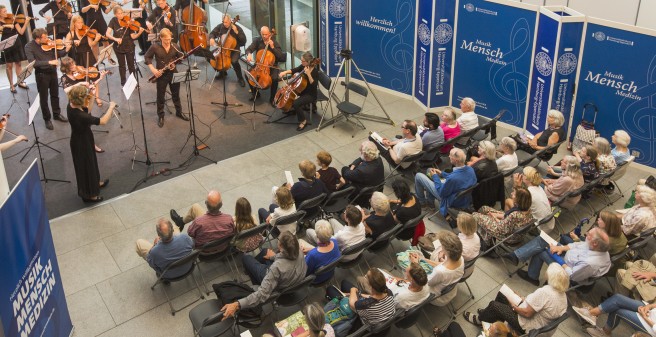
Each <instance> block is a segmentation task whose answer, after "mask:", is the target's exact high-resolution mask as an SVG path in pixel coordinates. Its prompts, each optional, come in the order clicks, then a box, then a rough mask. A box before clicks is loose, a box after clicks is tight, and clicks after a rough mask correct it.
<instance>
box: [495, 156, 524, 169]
mask: <svg viewBox="0 0 656 337" xmlns="http://www.w3.org/2000/svg"><path fill="white" fill-rule="evenodd" d="M518 163H519V161H518V160H517V154H516V153H515V152H513V153H512V154H504V155H503V156H501V157H499V159H497V167H498V168H499V172H502V173H506V172H508V171H510V170H513V169H515V168H516V167H517V165H518Z"/></svg>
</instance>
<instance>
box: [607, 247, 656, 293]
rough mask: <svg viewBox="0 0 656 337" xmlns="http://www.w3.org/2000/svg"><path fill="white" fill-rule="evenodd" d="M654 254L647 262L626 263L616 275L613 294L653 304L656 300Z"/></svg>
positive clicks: (655, 258)
mask: <svg viewBox="0 0 656 337" xmlns="http://www.w3.org/2000/svg"><path fill="white" fill-rule="evenodd" d="M655 262H656V254H654V255H652V256H651V258H650V259H649V261H647V260H638V261H634V262H626V264H625V265H624V269H618V270H617V273H616V280H617V283H616V285H615V289H614V290H615V292H616V293H618V294H622V295H626V296H631V297H633V298H635V299H639V300H642V301H646V302H650V303H653V302H654V301H655V300H656V265H654V263H655Z"/></svg>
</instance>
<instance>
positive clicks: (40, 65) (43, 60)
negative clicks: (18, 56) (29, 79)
mask: <svg viewBox="0 0 656 337" xmlns="http://www.w3.org/2000/svg"><path fill="white" fill-rule="evenodd" d="M32 38H33V40H32V41H30V42H28V43H27V45H25V54H26V55H27V61H28V62H32V61H35V63H34V77H35V79H36V88H37V90H38V92H39V99H40V102H41V114H42V115H43V120H45V122H46V128H47V129H48V130H52V129H53V126H52V122H51V121H50V118H51V115H50V109H49V108H48V95H50V104H51V106H52V112H53V114H54V118H55V119H56V120H58V121H60V122H68V119H67V118H66V117H64V116H62V114H61V109H60V107H59V85H58V82H59V81H58V80H57V66H58V65H59V61H58V60H57V58H60V57H64V56H65V55H66V50H64V48H62V49H61V50H58V49H57V48H53V49H52V50H49V51H46V50H44V48H43V46H42V45H41V44H42V43H47V42H48V41H49V39H48V35H47V34H46V30H45V29H43V28H37V29H35V30H33V31H32Z"/></svg>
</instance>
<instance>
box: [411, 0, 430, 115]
mask: <svg viewBox="0 0 656 337" xmlns="http://www.w3.org/2000/svg"><path fill="white" fill-rule="evenodd" d="M433 6H434V3H433V1H432V0H418V1H417V38H416V40H415V87H414V97H415V98H416V99H417V100H418V101H419V102H420V103H421V104H423V105H424V106H425V107H427V106H428V95H429V92H428V84H429V81H430V77H431V76H430V73H431V71H430V62H431V60H430V55H431V53H430V51H431V49H430V48H431V46H432V39H433V29H432V27H433Z"/></svg>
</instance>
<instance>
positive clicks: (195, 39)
mask: <svg viewBox="0 0 656 337" xmlns="http://www.w3.org/2000/svg"><path fill="white" fill-rule="evenodd" d="M206 23H207V14H206V13H205V11H204V10H203V9H202V8H200V6H198V5H196V2H195V1H193V0H192V1H191V2H190V3H189V6H187V7H185V8H184V9H183V10H182V24H183V25H184V31H183V32H182V34H180V48H182V50H183V51H184V52H185V53H188V52H189V51H190V50H192V49H193V48H194V47H198V46H201V47H202V48H205V46H206V45H207V28H205V24H206Z"/></svg>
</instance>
